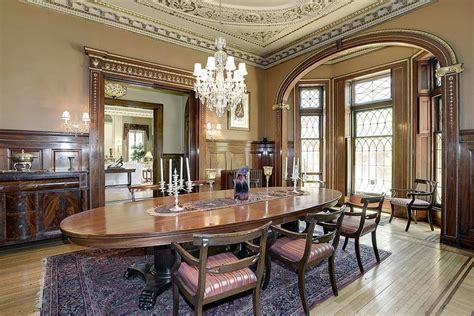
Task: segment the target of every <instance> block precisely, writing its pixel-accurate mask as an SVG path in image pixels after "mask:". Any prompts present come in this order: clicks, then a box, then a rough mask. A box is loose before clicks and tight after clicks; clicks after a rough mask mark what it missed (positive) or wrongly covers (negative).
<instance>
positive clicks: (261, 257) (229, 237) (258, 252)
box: [193, 222, 271, 297]
mask: <svg viewBox="0 0 474 316" xmlns="http://www.w3.org/2000/svg"><path fill="white" fill-rule="evenodd" d="M270 224H271V222H269V223H267V224H265V225H263V226H260V227H257V228H254V229H250V230H246V231H241V232H235V233H223V234H195V235H194V236H193V244H194V245H195V246H199V247H200V252H199V267H198V269H199V279H198V289H197V291H196V296H197V297H202V295H203V294H204V290H205V282H206V274H208V273H228V272H232V271H237V270H241V269H244V268H248V267H250V266H252V265H254V264H257V270H256V271H255V272H256V273H255V274H256V276H257V286H258V287H259V286H260V284H261V282H262V277H263V270H264V267H265V250H266V248H267V236H268V228H269V227H270ZM256 239H258V240H259V242H258V244H254V243H253V242H252V241H254V240H256ZM241 243H244V244H245V246H246V247H247V248H248V249H249V250H250V251H251V252H252V253H253V254H252V255H251V256H249V257H247V258H244V259H240V260H238V261H235V262H232V263H229V264H224V265H221V266H218V267H213V268H208V267H207V258H208V251H209V247H210V246H222V245H234V244H241Z"/></svg>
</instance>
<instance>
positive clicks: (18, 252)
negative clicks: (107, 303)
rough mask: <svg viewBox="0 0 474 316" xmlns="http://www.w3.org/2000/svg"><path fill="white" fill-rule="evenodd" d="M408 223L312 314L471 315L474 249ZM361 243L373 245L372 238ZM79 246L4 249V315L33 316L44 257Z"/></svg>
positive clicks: (395, 225)
mask: <svg viewBox="0 0 474 316" xmlns="http://www.w3.org/2000/svg"><path fill="white" fill-rule="evenodd" d="M384 216H386V215H384ZM384 222H386V220H385V221H384ZM404 227H405V220H403V219H394V221H393V222H392V223H391V224H388V223H386V224H384V225H383V226H380V227H379V230H378V232H377V234H378V238H377V242H378V245H379V248H380V249H385V250H389V251H391V252H392V255H391V256H390V257H389V258H388V259H386V260H385V261H384V262H382V263H381V264H380V265H379V266H377V267H375V268H374V269H372V270H370V271H368V272H366V273H365V274H364V276H363V277H361V278H359V279H358V280H357V281H355V282H353V283H352V284H350V285H348V286H347V287H346V288H344V289H342V290H340V291H339V296H338V297H331V298H329V299H328V300H326V301H325V302H323V303H322V304H320V305H318V306H316V308H315V309H314V310H313V311H312V314H318V315H333V314H337V315H425V314H427V313H428V314H433V315H436V314H439V315H441V314H442V315H472V313H473V312H474V299H473V297H474V296H473V293H474V269H473V268H474V259H473V258H472V256H473V255H474V252H472V251H466V250H459V249H456V248H452V247H448V246H445V245H441V244H439V243H438V238H439V231H438V230H435V232H431V230H430V228H429V226H428V224H426V223H418V225H414V224H413V225H412V226H411V227H410V231H409V232H408V233H405V231H404ZM362 242H363V243H366V244H369V245H370V242H371V241H370V236H365V237H364V238H362ZM80 249H83V247H80V246H76V245H73V244H64V243H63V242H62V241H52V242H44V243H41V244H36V245H34V246H29V247H23V248H15V249H8V250H2V251H0V315H29V314H33V313H34V311H35V305H36V302H37V301H36V300H37V293H38V291H39V289H40V284H41V279H42V271H43V263H42V261H41V259H42V258H44V257H48V256H51V255H55V254H60V253H66V252H71V251H76V250H80ZM354 260H355V257H354Z"/></svg>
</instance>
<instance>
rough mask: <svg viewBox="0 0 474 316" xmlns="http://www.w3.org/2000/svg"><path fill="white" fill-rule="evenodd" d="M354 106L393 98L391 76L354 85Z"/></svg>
mask: <svg viewBox="0 0 474 316" xmlns="http://www.w3.org/2000/svg"><path fill="white" fill-rule="evenodd" d="M353 92H354V104H356V105H357V104H365V103H371V102H378V101H384V100H390V99H391V97H392V88H391V79H390V74H388V75H385V76H383V77H378V78H375V79H371V80H364V81H358V82H355V83H354V91H353Z"/></svg>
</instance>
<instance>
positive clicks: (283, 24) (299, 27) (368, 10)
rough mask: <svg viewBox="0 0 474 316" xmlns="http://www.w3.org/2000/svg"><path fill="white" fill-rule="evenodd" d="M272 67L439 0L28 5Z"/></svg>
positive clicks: (56, 1) (46, 0)
mask: <svg viewBox="0 0 474 316" xmlns="http://www.w3.org/2000/svg"><path fill="white" fill-rule="evenodd" d="M23 1H24V2H27V3H32V4H36V5H40V6H43V7H46V8H50V9H53V10H57V11H61V12H63V13H67V14H72V15H76V16H81V17H85V18H88V19H91V20H94V21H97V22H101V23H104V24H108V25H112V26H115V27H119V28H123V29H127V30H130V31H134V32H137V33H140V34H144V35H148V36H151V37H154V38H158V39H161V40H165V41H169V42H173V43H177V44H180V45H183V46H186V47H191V48H194V49H199V50H203V51H207V52H213V51H214V39H215V38H216V37H217V36H220V35H223V36H224V37H225V38H226V39H227V42H228V49H227V52H228V53H229V54H231V55H233V56H235V57H237V58H240V59H243V60H245V61H246V62H248V63H251V64H254V65H257V66H260V67H263V68H268V67H271V66H273V65H276V64H278V63H280V62H282V61H285V60H287V59H290V58H293V57H295V56H297V55H300V54H302V53H306V52H308V51H310V50H313V49H316V48H318V47H321V46H323V45H325V44H327V43H329V42H331V41H334V40H336V39H339V38H342V37H346V36H348V35H350V34H353V33H355V32H359V31H361V30H364V29H366V28H368V27H371V26H373V25H375V24H378V23H381V22H383V21H385V20H387V19H389V18H392V17H395V16H397V15H401V14H404V13H406V12H408V11H411V10H413V9H415V8H418V7H420V6H422V5H426V4H428V3H431V2H433V1H434V0H293V1H289V0H239V1H237V0H222V6H220V3H219V1H218V0H23Z"/></svg>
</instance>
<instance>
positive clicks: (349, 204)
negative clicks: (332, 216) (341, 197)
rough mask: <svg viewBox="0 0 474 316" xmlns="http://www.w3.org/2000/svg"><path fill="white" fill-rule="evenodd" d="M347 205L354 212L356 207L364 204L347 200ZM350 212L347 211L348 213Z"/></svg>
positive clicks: (361, 206)
mask: <svg viewBox="0 0 474 316" xmlns="http://www.w3.org/2000/svg"><path fill="white" fill-rule="evenodd" d="M344 204H345V205H346V206H349V208H350V209H351V210H350V211H351V212H352V211H353V209H354V208H363V205H361V204H357V203H353V202H346V203H344ZM347 213H348V212H347V211H346V214H347Z"/></svg>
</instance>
